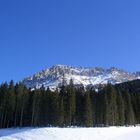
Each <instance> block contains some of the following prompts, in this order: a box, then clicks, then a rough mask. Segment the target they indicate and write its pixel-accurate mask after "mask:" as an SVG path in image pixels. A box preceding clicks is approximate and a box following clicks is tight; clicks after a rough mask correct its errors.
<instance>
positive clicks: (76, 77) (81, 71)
mask: <svg viewBox="0 0 140 140" xmlns="http://www.w3.org/2000/svg"><path fill="white" fill-rule="evenodd" d="M64 79H65V82H66V84H69V82H70V80H71V79H72V80H73V83H74V84H75V85H83V86H85V87H86V86H89V85H91V86H92V85H93V86H94V85H99V84H107V83H111V84H116V83H122V82H126V81H131V80H134V79H138V76H137V75H136V74H134V73H129V72H127V71H124V70H121V69H118V68H115V67H112V68H110V69H104V68H100V67H94V68H86V67H71V66H67V65H60V64H59V65H54V66H52V67H51V68H48V69H45V70H42V71H41V72H39V73H36V74H34V75H33V76H30V77H28V78H25V79H24V80H23V82H24V84H25V85H26V86H27V87H31V88H34V87H36V88H40V87H42V85H43V86H44V87H45V88H48V87H50V88H52V89H55V88H57V87H59V86H60V85H61V83H62V81H63V80H64Z"/></svg>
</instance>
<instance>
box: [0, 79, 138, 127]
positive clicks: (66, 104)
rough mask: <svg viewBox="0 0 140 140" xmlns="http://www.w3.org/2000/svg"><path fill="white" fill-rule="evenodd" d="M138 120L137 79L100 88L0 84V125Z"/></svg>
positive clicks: (129, 122) (130, 122)
mask: <svg viewBox="0 0 140 140" xmlns="http://www.w3.org/2000/svg"><path fill="white" fill-rule="evenodd" d="M135 124H140V80H135V81H132V82H126V83H122V84H118V85H114V86H113V85H110V84H108V85H106V86H105V87H104V88H101V89H99V90H98V92H97V90H95V89H94V88H89V89H84V87H82V86H81V87H75V86H74V84H73V82H72V80H71V81H70V84H69V85H68V86H62V87H61V88H60V89H57V90H55V91H51V90H50V89H49V88H48V89H47V90H45V89H44V87H42V88H40V89H35V90H31V89H28V88H26V86H25V85H23V83H18V84H14V82H13V81H11V82H10V84H7V83H4V84H1V86H0V128H8V127H25V126H34V127H36V126H41V127H42V126H60V127H67V126H82V127H83V126H84V127H95V126H96V127H97V126H123V125H135Z"/></svg>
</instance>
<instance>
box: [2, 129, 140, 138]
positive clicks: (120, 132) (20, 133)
mask: <svg viewBox="0 0 140 140" xmlns="http://www.w3.org/2000/svg"><path fill="white" fill-rule="evenodd" d="M0 140H140V127H109V128H22V129H17V128H16V129H0Z"/></svg>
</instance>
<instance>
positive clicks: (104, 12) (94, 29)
mask: <svg viewBox="0 0 140 140" xmlns="http://www.w3.org/2000/svg"><path fill="white" fill-rule="evenodd" d="M0 62H1V63H0V64H1V66H0V82H2V81H9V80H11V79H13V80H15V81H18V80H21V79H23V78H24V77H26V76H29V75H32V74H34V73H36V72H38V71H40V70H42V69H44V68H47V67H50V66H52V65H54V64H67V65H72V66H86V67H95V66H101V67H105V68H108V67H112V66H116V67H119V68H122V69H126V70H128V71H138V70H140V0H0Z"/></svg>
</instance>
